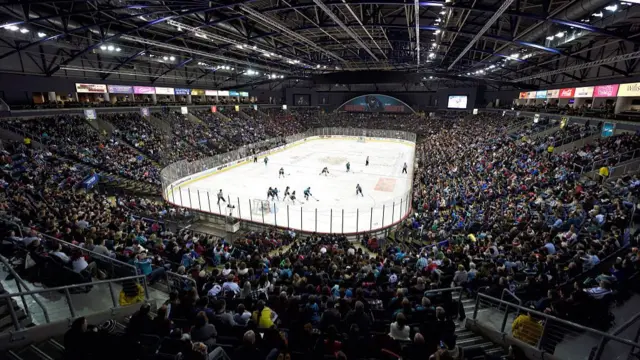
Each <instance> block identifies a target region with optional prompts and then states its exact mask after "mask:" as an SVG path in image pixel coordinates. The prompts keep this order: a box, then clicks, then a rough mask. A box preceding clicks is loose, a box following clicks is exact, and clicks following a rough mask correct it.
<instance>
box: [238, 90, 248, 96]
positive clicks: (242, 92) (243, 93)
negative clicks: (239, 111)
mask: <svg viewBox="0 0 640 360" xmlns="http://www.w3.org/2000/svg"><path fill="white" fill-rule="evenodd" d="M240 96H242V97H249V93H248V92H246V91H240Z"/></svg>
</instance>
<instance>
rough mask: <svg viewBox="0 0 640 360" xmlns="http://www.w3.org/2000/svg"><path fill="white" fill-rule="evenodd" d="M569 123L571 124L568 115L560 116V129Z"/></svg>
mask: <svg viewBox="0 0 640 360" xmlns="http://www.w3.org/2000/svg"><path fill="white" fill-rule="evenodd" d="M567 124H569V118H568V117H566V116H563V117H562V118H560V129H564V128H566V127H567Z"/></svg>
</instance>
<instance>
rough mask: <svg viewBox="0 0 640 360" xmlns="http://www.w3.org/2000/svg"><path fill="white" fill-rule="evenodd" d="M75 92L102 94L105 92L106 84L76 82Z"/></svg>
mask: <svg viewBox="0 0 640 360" xmlns="http://www.w3.org/2000/svg"><path fill="white" fill-rule="evenodd" d="M76 92H77V93H93V94H104V93H106V92H107V85H104V84H80V83H76Z"/></svg>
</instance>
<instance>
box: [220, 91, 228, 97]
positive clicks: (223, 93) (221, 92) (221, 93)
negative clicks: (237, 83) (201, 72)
mask: <svg viewBox="0 0 640 360" xmlns="http://www.w3.org/2000/svg"><path fill="white" fill-rule="evenodd" d="M218 96H229V91H227V90H218Z"/></svg>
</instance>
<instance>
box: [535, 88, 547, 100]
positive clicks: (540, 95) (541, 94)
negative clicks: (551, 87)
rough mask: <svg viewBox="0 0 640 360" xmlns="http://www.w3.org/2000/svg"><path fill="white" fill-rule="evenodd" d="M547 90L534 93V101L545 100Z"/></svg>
mask: <svg viewBox="0 0 640 360" xmlns="http://www.w3.org/2000/svg"><path fill="white" fill-rule="evenodd" d="M546 98H547V90H541V91H536V99H546Z"/></svg>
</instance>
